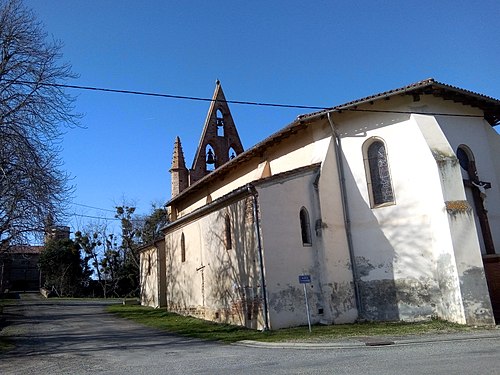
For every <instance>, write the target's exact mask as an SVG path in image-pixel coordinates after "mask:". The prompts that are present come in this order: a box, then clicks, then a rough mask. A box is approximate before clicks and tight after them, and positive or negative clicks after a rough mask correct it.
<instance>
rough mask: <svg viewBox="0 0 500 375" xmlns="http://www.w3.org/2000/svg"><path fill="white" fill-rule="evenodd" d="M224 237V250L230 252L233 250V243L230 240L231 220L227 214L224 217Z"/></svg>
mask: <svg viewBox="0 0 500 375" xmlns="http://www.w3.org/2000/svg"><path fill="white" fill-rule="evenodd" d="M224 227H225V228H224V232H225V233H224V237H225V240H226V241H225V242H226V250H231V249H232V248H233V241H232V238H231V218H230V217H229V214H226V216H225V217H224Z"/></svg>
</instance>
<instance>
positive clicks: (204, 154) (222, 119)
mask: <svg viewBox="0 0 500 375" xmlns="http://www.w3.org/2000/svg"><path fill="white" fill-rule="evenodd" d="M242 152H243V145H242V144H241V140H240V136H239V135H238V131H237V130H236V126H235V124H234V121H233V116H232V115H231V111H230V110H229V105H228V104H227V101H226V97H225V96H224V91H223V90H222V86H221V84H220V81H219V80H217V81H216V83H215V91H214V95H213V97H212V101H211V103H210V108H209V110H208V114H207V118H206V120H205V125H204V127H203V132H202V134H201V138H200V142H199V144H198V148H197V150H196V155H195V157H194V160H193V165H192V167H191V170H190V171H189V177H190V184H193V183H194V182H196V181H198V180H200V179H201V178H203V177H204V176H206V175H207V174H209V173H210V172H211V171H212V170H215V169H217V168H219V167H220V166H221V165H223V164H225V163H227V162H228V161H229V160H230V159H231V158H232V157H234V156H236V155H238V154H240V153H242ZM233 155H234V156H233Z"/></svg>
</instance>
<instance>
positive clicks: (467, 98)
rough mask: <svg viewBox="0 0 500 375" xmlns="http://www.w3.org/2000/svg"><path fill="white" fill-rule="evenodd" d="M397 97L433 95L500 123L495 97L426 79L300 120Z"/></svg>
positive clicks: (489, 120)
mask: <svg viewBox="0 0 500 375" xmlns="http://www.w3.org/2000/svg"><path fill="white" fill-rule="evenodd" d="M397 95H412V96H418V95H433V96H436V97H441V98H443V99H445V100H453V101H454V102H459V103H463V104H467V105H470V106H472V107H477V108H479V109H481V110H483V111H484V113H485V116H484V117H485V119H486V121H488V122H489V123H490V125H491V126H495V125H498V124H499V123H500V100H499V99H495V98H493V97H490V96H487V95H483V94H479V93H476V92H473V91H469V90H465V89H461V88H459V87H456V86H452V85H448V84H445V83H441V82H438V81H436V80H435V79H434V78H428V79H424V80H422V81H419V82H415V83H412V84H410V85H407V86H403V87H400V88H397V89H393V90H389V91H384V92H381V93H378V94H375V95H370V96H367V97H364V98H361V99H357V100H354V101H351V102H347V103H344V104H340V105H337V106H335V107H331V108H328V109H324V110H321V111H318V112H313V113H309V114H305V115H301V116H299V117H298V118H299V119H302V120H305V119H309V118H315V117H318V116H322V115H325V114H326V113H328V112H341V111H352V110H356V107H357V106H359V105H362V104H366V103H372V102H374V101H376V100H382V99H389V98H391V97H393V96H397Z"/></svg>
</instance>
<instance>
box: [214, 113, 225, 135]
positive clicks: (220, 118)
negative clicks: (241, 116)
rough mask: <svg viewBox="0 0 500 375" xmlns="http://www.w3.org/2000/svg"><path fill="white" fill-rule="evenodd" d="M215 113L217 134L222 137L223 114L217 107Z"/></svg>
mask: <svg viewBox="0 0 500 375" xmlns="http://www.w3.org/2000/svg"><path fill="white" fill-rule="evenodd" d="M215 113H216V123H217V135H218V136H219V137H224V115H223V114H222V111H221V110H220V109H217V111H216V112H215Z"/></svg>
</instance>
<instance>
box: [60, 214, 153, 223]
mask: <svg viewBox="0 0 500 375" xmlns="http://www.w3.org/2000/svg"><path fill="white" fill-rule="evenodd" d="M69 215H70V216H78V217H85V218H88V219H100V220H114V221H121V220H122V219H121V218H119V217H102V216H91V215H82V214H77V213H72V214H69ZM130 221H143V219H130Z"/></svg>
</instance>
